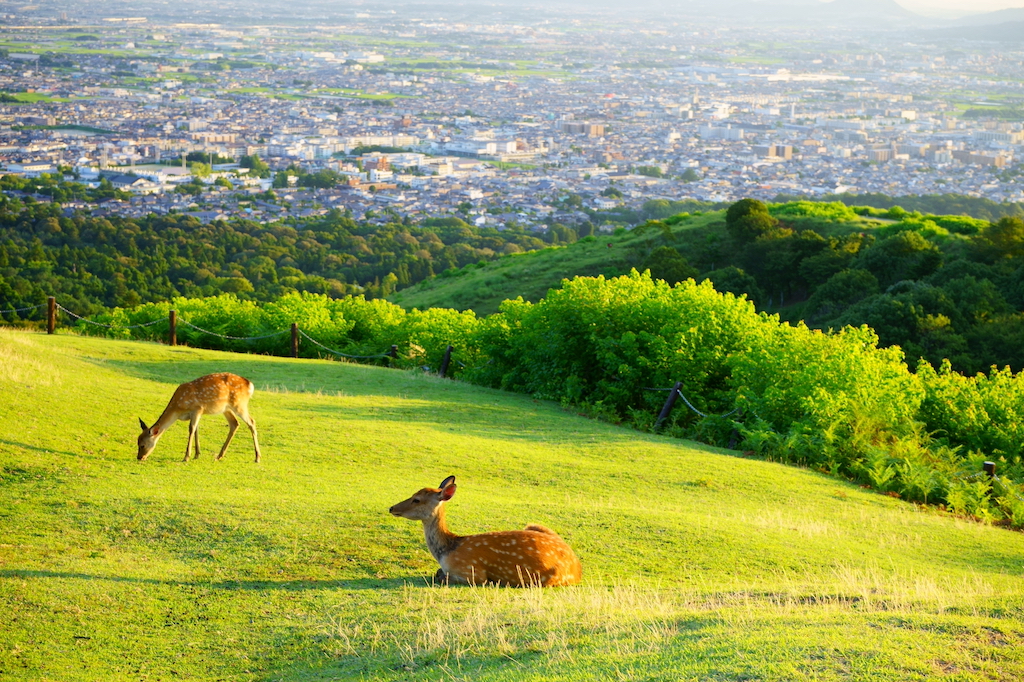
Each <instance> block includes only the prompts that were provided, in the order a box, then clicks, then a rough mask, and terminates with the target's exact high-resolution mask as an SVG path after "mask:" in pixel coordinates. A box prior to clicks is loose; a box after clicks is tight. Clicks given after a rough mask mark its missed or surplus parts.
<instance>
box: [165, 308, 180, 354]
mask: <svg viewBox="0 0 1024 682" xmlns="http://www.w3.org/2000/svg"><path fill="white" fill-rule="evenodd" d="M167 345H169V346H177V345H178V311H177V310H168V311H167Z"/></svg>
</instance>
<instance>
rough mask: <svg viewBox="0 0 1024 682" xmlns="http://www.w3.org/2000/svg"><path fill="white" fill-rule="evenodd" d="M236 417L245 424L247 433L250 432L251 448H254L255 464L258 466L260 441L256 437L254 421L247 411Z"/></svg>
mask: <svg viewBox="0 0 1024 682" xmlns="http://www.w3.org/2000/svg"><path fill="white" fill-rule="evenodd" d="M238 416H239V417H240V418H241V419H242V421H244V422H245V425H246V426H248V427H249V431H250V432H252V446H253V447H254V448H256V463H257V464H259V463H260V441H259V438H257V437H256V420H255V419H253V418H252V415H250V414H249V411H248V410H246V411H245V412H242V413H240V414H239V415H238Z"/></svg>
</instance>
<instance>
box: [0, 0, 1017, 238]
mask: <svg viewBox="0 0 1024 682" xmlns="http://www.w3.org/2000/svg"><path fill="white" fill-rule="evenodd" d="M143 7H145V6H143ZM130 9H131V8H130V7H129V6H127V5H125V6H124V9H123V11H125V12H129V11H130ZM29 10H31V11H30V12H29V14H32V13H33V11H34V13H35V14H36V15H39V16H31V17H30V16H25V17H18V16H17V15H14V14H9V15H6V21H7V22H8V24H9V26H8V27H6V28H4V30H3V42H2V44H0V49H2V52H0V55H2V59H0V90H2V92H3V96H2V99H3V102H0V104H2V106H0V164H2V168H3V172H4V173H5V176H4V177H5V180H4V181H3V183H2V187H3V189H4V191H5V193H6V194H7V195H8V196H9V197H11V198H14V199H18V200H22V199H24V200H29V201H48V200H51V199H53V198H54V197H57V198H59V199H60V200H61V204H62V206H63V208H64V210H65V212H66V213H67V214H68V215H70V214H72V213H74V212H76V211H84V212H87V213H90V214H92V215H109V214H112V213H115V214H119V215H125V216H143V215H147V214H150V213H156V214H163V213H170V212H174V213H187V214H191V215H194V216H195V217H197V218H198V219H200V220H201V221H203V222H209V221H212V220H217V219H223V218H231V217H244V218H247V219H251V220H256V221H260V222H270V221H275V220H282V219H291V218H295V219H301V218H305V217H310V216H317V215H323V214H326V213H327V212H329V211H332V210H339V211H342V212H344V213H345V214H346V215H350V216H352V217H354V218H356V219H365V220H377V221H384V220H390V219H395V218H398V219H406V218H408V219H413V220H415V219H418V218H423V217H431V216H433V217H436V216H444V215H458V216H460V217H462V218H463V219H465V220H466V221H467V222H470V223H471V224H475V225H477V226H485V225H487V226H496V227H499V228H500V227H502V226H504V225H508V224H515V225H517V226H522V227H526V228H528V229H534V230H537V231H544V230H546V229H548V226H549V225H550V224H551V223H552V222H553V221H557V222H559V223H564V224H577V223H580V222H582V221H586V220H589V221H590V222H592V223H594V224H595V225H596V227H597V229H602V228H604V229H613V228H614V227H615V226H617V225H622V224H626V225H627V226H628V225H630V224H634V223H635V222H637V221H638V219H639V218H640V217H644V216H645V215H646V214H645V213H644V212H643V207H644V206H645V205H647V206H650V205H651V204H650V203H649V202H651V201H652V200H654V201H656V200H667V201H670V202H672V201H682V200H696V201H700V202H710V203H712V204H719V203H724V202H732V201H735V200H737V199H740V198H744V197H753V198H757V199H761V200H766V201H770V200H772V199H774V198H776V197H778V196H779V195H785V196H803V197H811V198H814V197H824V196H829V195H837V194H844V193H848V194H854V195H858V194H867V193H879V194H885V195H889V196H900V195H925V194H957V195H964V196H968V197H982V198H986V199H990V200H992V201H995V202H1020V201H1024V186H1022V184H1021V182H1020V181H1019V174H1020V171H1019V170H1018V169H1019V159H1018V157H1019V147H1020V144H1021V143H1022V142H1024V127H1022V123H1021V121H1022V120H1024V111H1022V109H1021V108H1020V101H1021V98H1022V97H1024V91H1022V86H1024V67H1022V60H1024V47H1021V46H1020V45H1019V44H1017V45H1014V44H1009V45H1008V44H1006V43H992V42H978V41H968V40H956V39H949V38H946V37H943V36H945V35H946V33H947V32H948V29H930V30H914V31H908V30H892V29H889V30H882V29H878V28H875V29H871V28H865V27H864V26H862V25H857V24H854V25H849V26H840V27H834V26H831V27H830V26H824V27H822V26H815V27H808V28H802V29H801V28H792V27H786V26H772V25H770V24H769V25H766V26H765V27H760V28H728V27H722V26H718V25H716V23H715V22H710V21H705V22H703V23H689V22H685V21H674V22H672V23H671V24H669V23H668V22H665V25H664V26H662V27H660V28H657V29H653V28H651V27H650V23H649V22H647V21H642V20H641V19H639V18H630V17H629V16H625V15H622V14H614V13H603V12H600V11H596V12H595V13H594V15H593V17H591V18H579V17H576V16H572V15H568V14H559V13H558V12H552V13H549V14H548V15H544V14H540V15H537V14H532V15H531V14H528V13H525V12H523V13H519V14H515V15H514V16H510V17H509V18H508V20H505V21H501V20H495V17H494V16H485V17H482V18H481V19H482V20H480V21H477V22H474V21H471V20H468V19H467V20H448V19H441V18H437V19H431V18H426V17H428V16H429V15H428V14H427V13H424V14H423V15H422V16H423V17H424V18H416V17H415V16H411V15H410V12H409V11H403V12H401V13H395V12H394V11H393V10H392V11H388V12H380V11H367V12H359V11H356V12H351V11H350V12H348V13H347V14H345V15H344V16H343V17H341V18H343V19H344V23H331V24H330V25H328V24H326V23H325V24H322V25H319V24H318V25H315V26H312V27H311V26H309V25H308V24H302V25H295V26H289V25H286V24H281V23H267V24H258V23H253V24H252V25H239V24H238V21H237V17H236V21H235V23H233V24H228V23H224V24H222V23H218V22H216V21H214V20H212V19H210V20H207V19H203V17H202V12H201V11H200V10H196V11H195V12H193V13H192V14H193V15H194V16H189V12H188V11H187V10H188V6H187V5H186V6H185V7H184V8H183V9H181V10H180V11H179V15H176V16H169V17H163V18H162V19H161V18H160V17H159V16H155V17H152V18H150V17H147V16H136V15H134V14H126V15H124V16H105V17H103V18H102V19H101V20H100V21H98V22H97V21H96V20H95V17H91V18H92V19H93V21H92V23H85V22H86V18H90V17H85V18H82V19H79V18H77V17H76V16H75V15H74V13H72V12H69V11H68V10H66V9H65V10H60V11H58V10H54V11H52V12H43V10H41V9H39V8H38V7H37V6H36V7H32V6H30V7H29ZM112 11H116V8H115V9H113V10H112ZM136 11H138V8H136ZM83 12H85V10H83ZM190 18H191V19H192V20H191V21H186V20H185V19H190ZM213 19H216V17H214V18H213ZM272 19H273V18H272ZM484 20H486V21H484ZM28 22H32V23H31V25H29V23H28ZM944 31H945V32H944ZM254 166H255V167H254ZM100 188H106V189H107V190H108V191H106V192H103V191H97V190H99V189H100ZM110 189H113V191H109V190H110Z"/></svg>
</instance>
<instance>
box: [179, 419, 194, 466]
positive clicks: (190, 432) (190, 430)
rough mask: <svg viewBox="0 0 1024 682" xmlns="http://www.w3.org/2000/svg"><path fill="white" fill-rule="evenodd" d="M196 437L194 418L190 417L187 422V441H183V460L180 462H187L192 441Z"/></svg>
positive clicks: (190, 452)
mask: <svg viewBox="0 0 1024 682" xmlns="http://www.w3.org/2000/svg"><path fill="white" fill-rule="evenodd" d="M195 437H196V418H195V417H192V418H191V419H189V421H188V440H187V441H185V459H183V460H181V461H183V462H187V461H188V460H189V456H190V455H191V454H192V441H193V440H194V439H195Z"/></svg>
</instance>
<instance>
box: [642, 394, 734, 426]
mask: <svg viewBox="0 0 1024 682" xmlns="http://www.w3.org/2000/svg"><path fill="white" fill-rule="evenodd" d="M644 390H645V391H669V392H671V391H672V389H671V388H646V387H645V388H644ZM676 395H678V396H679V397H680V398H682V399H683V402H684V403H686V406H687V407H689V408H690V409H691V410H693V412H694V413H695V414H697V415H700V416H701V417H704V418H705V419H707V418H708V417H714V416H719V417H731V416H732V415H734V414H736V413H737V412H739V411H740V408H738V407H736V408H733V410H732V411H731V412H726V413H725V414H720V415H713V414H705V413H704V412H701V411H700V410H698V409H697V408H696V407H694V406H693V403H691V402H690V401H689V400H687V399H686V396H685V395H683V392H682V391H676Z"/></svg>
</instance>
